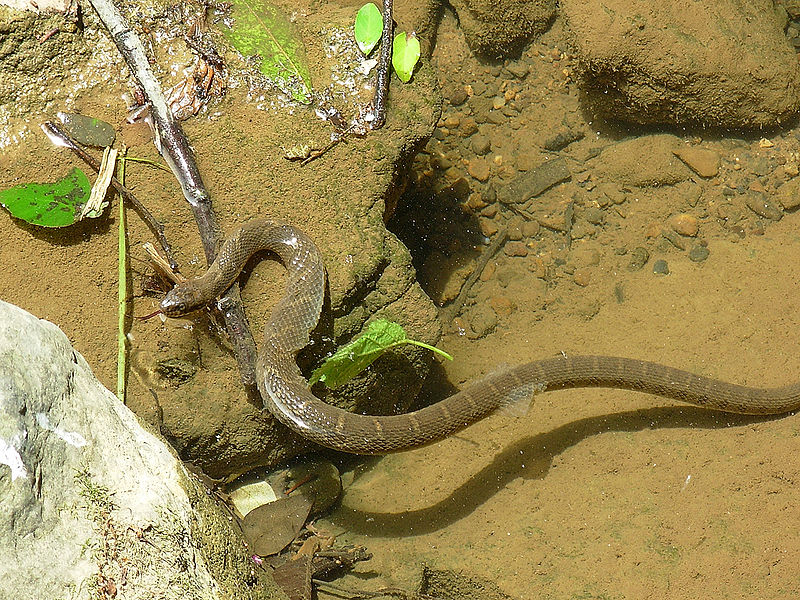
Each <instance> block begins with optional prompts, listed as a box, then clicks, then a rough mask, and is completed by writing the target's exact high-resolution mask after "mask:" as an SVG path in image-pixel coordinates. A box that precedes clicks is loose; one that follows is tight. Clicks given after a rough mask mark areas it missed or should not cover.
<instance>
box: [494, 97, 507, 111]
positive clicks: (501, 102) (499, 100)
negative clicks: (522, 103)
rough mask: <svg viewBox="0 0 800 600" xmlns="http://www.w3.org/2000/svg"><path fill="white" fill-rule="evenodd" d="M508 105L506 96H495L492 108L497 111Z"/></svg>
mask: <svg viewBox="0 0 800 600" xmlns="http://www.w3.org/2000/svg"><path fill="white" fill-rule="evenodd" d="M505 105H506V98H505V96H495V97H494V98H492V108H494V109H495V110H500V109H501V108H503V107H504V106H505Z"/></svg>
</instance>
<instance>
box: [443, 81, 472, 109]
mask: <svg viewBox="0 0 800 600" xmlns="http://www.w3.org/2000/svg"><path fill="white" fill-rule="evenodd" d="M447 95H448V100H449V101H450V105H451V106H461V105H462V104H464V102H466V101H467V98H469V95H468V94H467V90H465V89H464V87H463V86H460V85H456V86H453V88H452V89H450V90H448V92H447Z"/></svg>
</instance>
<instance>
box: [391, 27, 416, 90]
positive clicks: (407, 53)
mask: <svg viewBox="0 0 800 600" xmlns="http://www.w3.org/2000/svg"><path fill="white" fill-rule="evenodd" d="M418 60H419V40H418V39H417V36H416V34H415V33H414V32H413V31H412V32H411V33H409V34H408V36H406V32H405V31H403V32H402V33H398V34H397V35H396V36H395V37H394V45H393V47H392V66H393V67H394V72H395V73H397V76H398V77H399V78H400V81H402V82H403V83H408V82H409V81H410V80H411V74H412V73H413V72H414V67H415V66H416V65H417V61H418Z"/></svg>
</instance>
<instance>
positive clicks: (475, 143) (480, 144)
mask: <svg viewBox="0 0 800 600" xmlns="http://www.w3.org/2000/svg"><path fill="white" fill-rule="evenodd" d="M470 148H471V149H472V151H473V152H474V153H475V154H477V155H479V156H481V155H484V154H486V153H487V152H489V150H491V149H492V144H491V142H490V141H489V138H488V137H486V136H485V135H481V134H480V133H479V134H476V135H473V136H472V140H471V141H470Z"/></svg>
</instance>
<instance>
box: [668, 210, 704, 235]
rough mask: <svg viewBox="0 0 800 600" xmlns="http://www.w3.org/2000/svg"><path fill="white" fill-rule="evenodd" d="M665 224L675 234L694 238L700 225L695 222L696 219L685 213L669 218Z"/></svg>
mask: <svg viewBox="0 0 800 600" xmlns="http://www.w3.org/2000/svg"><path fill="white" fill-rule="evenodd" d="M667 224H668V225H669V226H670V228H671V229H672V231H674V232H675V233H679V234H681V235H685V236H687V237H695V236H696V235H697V232H698V231H699V230H700V225H699V223H698V221H697V218H696V217H694V216H692V215H690V214H687V213H680V214H677V215H673V216H671V217H670V218H669V220H668V221H667Z"/></svg>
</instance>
